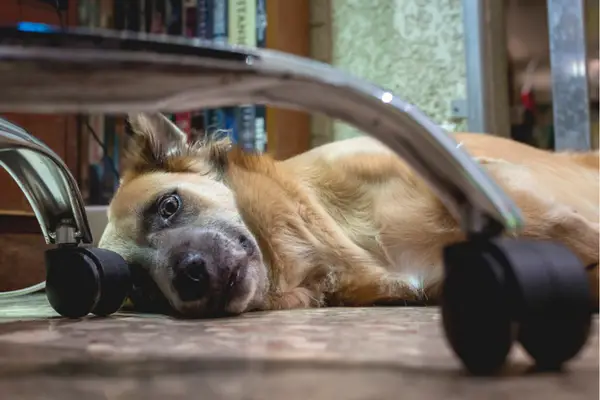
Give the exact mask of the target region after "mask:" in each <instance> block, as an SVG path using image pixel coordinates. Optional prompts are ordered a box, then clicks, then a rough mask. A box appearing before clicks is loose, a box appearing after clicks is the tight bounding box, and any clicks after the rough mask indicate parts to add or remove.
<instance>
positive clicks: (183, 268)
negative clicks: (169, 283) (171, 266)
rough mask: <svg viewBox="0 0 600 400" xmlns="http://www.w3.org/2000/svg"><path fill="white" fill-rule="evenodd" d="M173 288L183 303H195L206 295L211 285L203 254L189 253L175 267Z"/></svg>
mask: <svg viewBox="0 0 600 400" xmlns="http://www.w3.org/2000/svg"><path fill="white" fill-rule="evenodd" d="M174 272H175V277H174V279H173V286H174V287H175V290H176V291H177V293H179V297H180V298H181V300H182V301H193V300H198V299H200V298H202V297H203V296H204V295H205V294H206V290H207V289H208V285H209V280H210V277H209V273H208V268H207V263H206V260H205V258H204V257H203V256H202V254H200V253H198V252H188V253H185V254H184V255H183V256H182V257H180V259H179V261H178V262H177V264H176V265H175V271H174Z"/></svg>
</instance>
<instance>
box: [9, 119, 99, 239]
mask: <svg viewBox="0 0 600 400" xmlns="http://www.w3.org/2000/svg"><path fill="white" fill-rule="evenodd" d="M0 166H2V167H4V169H6V171H8V173H9V174H10V175H11V176H12V178H13V179H14V180H15V181H16V183H17V184H18V185H19V187H20V188H21V190H22V191H23V193H24V194H25V197H26V198H27V200H28V201H29V204H30V205H31V208H32V209H33V212H34V213H35V216H36V218H37V220H38V222H39V224H40V227H41V230H42V234H43V235H44V239H45V240H46V243H48V244H78V243H80V242H82V243H91V242H92V234H91V232H90V228H89V226H88V221H87V218H86V216H85V209H84V203H83V199H82V197H81V193H80V192H79V188H78V187H77V182H76V181H75V179H74V178H73V175H71V172H70V171H69V169H68V168H67V166H66V165H65V164H64V163H63V161H62V160H61V159H60V157H58V156H57V155H56V154H55V153H54V152H53V151H52V150H50V148H48V146H46V145H45V144H44V143H42V142H41V141H39V140H38V139H36V138H35V137H33V136H31V135H30V134H29V133H27V132H26V131H25V130H23V129H22V128H20V127H18V126H17V125H14V124H12V123H10V122H8V121H6V120H4V119H2V118H0Z"/></svg>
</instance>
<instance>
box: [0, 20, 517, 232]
mask: <svg viewBox="0 0 600 400" xmlns="http://www.w3.org/2000/svg"><path fill="white" fill-rule="evenodd" d="M0 68H1V71H2V73H1V74H0V88H2V89H1V90H2V96H0V109H2V110H7V111H28V112H38V113H58V112H103V113H122V112H124V111H138V112H142V111H145V112H151V111H171V112H173V111H183V110H190V109H197V108H203V107H222V106H235V105H241V104H269V105H277V106H282V107H287V108H295V109H303V110H307V111H312V112H320V113H324V114H327V115H329V116H331V117H334V118H338V119H340V120H342V121H344V122H346V123H349V124H352V125H354V126H356V127H358V128H360V129H362V130H363V131H365V132H366V133H368V134H370V135H371V136H373V137H374V138H376V139H378V140H380V141H381V142H383V143H384V144H386V145H387V146H388V147H390V148H391V150H393V151H394V152H396V153H397V154H398V155H399V156H401V157H402V158H403V159H405V160H406V161H407V162H408V163H409V164H410V165H411V166H412V167H413V168H414V169H415V171H416V172H417V173H419V174H420V175H421V176H422V177H423V178H424V179H425V180H426V181H427V182H428V183H429V185H430V187H431V188H432V189H433V190H434V191H435V192H436V193H437V195H438V196H439V197H440V199H441V200H442V201H443V202H444V204H445V205H446V206H447V207H448V209H449V210H450V211H451V212H452V213H453V214H454V215H455V216H456V217H457V218H459V219H460V221H461V222H462V224H463V226H462V227H463V230H465V231H466V232H468V233H487V234H490V235H494V234H498V233H499V231H501V230H502V228H504V229H505V230H507V231H508V232H510V233H515V232H517V231H518V230H519V229H520V228H521V226H522V218H521V215H520V212H519V210H518V208H517V207H516V205H515V204H514V203H513V202H512V201H511V200H510V199H509V198H508V197H507V196H506V195H505V194H504V192H503V191H502V190H501V189H500V188H499V187H498V186H497V185H496V184H495V183H494V182H493V181H492V180H491V179H490V178H489V177H488V175H487V174H486V173H485V172H484V171H483V169H482V168H480V167H479V165H478V164H477V163H476V162H475V161H474V160H473V159H472V158H471V157H470V156H469V155H468V154H467V153H466V151H465V150H464V149H462V148H458V146H457V143H456V141H455V140H454V139H453V138H452V136H451V135H449V134H447V133H446V132H445V131H443V130H442V129H441V128H440V127H439V126H437V125H436V124H435V123H433V122H432V121H431V120H429V119H428V118H427V117H426V116H425V115H424V114H423V113H421V112H420V111H419V110H418V109H417V108H416V107H414V106H412V105H411V104H408V103H406V102H405V101H403V100H402V99H401V98H399V97H398V96H396V95H394V94H392V93H391V92H389V91H386V90H384V89H382V88H379V87H377V86H375V85H372V84H369V83H367V82H364V81H362V80H359V79H357V78H354V77H352V76H349V75H347V74H344V73H343V72H341V71H339V70H337V69H335V68H333V67H331V66H329V65H326V64H322V63H318V62H315V61H311V60H307V59H303V58H300V57H296V56H292V55H289V54H283V53H279V52H275V51H269V50H258V49H246V48H241V47H231V46H225V45H217V44H213V43H209V42H205V41H200V40H194V39H184V38H168V37H164V36H156V35H148V34H134V33H116V32H110V31H102V30H96V29H95V30H93V31H89V30H84V29H77V30H72V31H69V32H62V31H58V30H56V29H53V28H50V27H46V28H44V29H40V28H38V29H33V30H32V29H23V28H22V27H21V29H19V28H3V29H0Z"/></svg>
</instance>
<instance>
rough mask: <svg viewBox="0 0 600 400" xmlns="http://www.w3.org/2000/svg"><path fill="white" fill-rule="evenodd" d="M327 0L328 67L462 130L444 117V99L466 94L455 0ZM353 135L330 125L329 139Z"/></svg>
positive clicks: (446, 107)
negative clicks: (394, 96)
mask: <svg viewBox="0 0 600 400" xmlns="http://www.w3.org/2000/svg"><path fill="white" fill-rule="evenodd" d="M313 1H314V2H319V3H320V2H323V1H328V0H313ZM330 1H331V4H330V9H331V11H330V13H331V39H330V40H331V41H332V43H331V49H332V50H331V58H332V59H331V62H332V64H333V65H335V66H337V67H338V68H341V69H343V70H345V71H347V72H349V73H352V74H354V75H356V76H359V77H362V78H365V79H367V80H370V81H372V82H374V83H376V84H378V85H380V86H383V87H384V88H386V89H389V90H391V91H392V92H394V93H396V94H397V95H399V96H400V97H403V98H404V99H405V100H407V101H409V102H411V103H413V104H415V105H416V106H418V107H419V108H421V109H422V110H423V111H424V112H425V113H426V114H427V115H429V116H430V117H431V118H432V119H433V120H434V121H436V122H437V123H439V124H442V125H444V126H445V127H446V129H450V130H460V129H465V126H466V122H465V121H462V122H458V123H457V121H452V120H451V118H450V101H451V100H453V99H458V98H464V97H465V96H466V78H465V58H464V46H463V35H462V32H463V25H462V12H461V8H462V6H461V0H369V1H365V0H330ZM357 134H359V132H358V131H357V130H355V129H354V128H352V127H350V126H348V125H345V124H343V123H340V122H337V121H336V122H335V123H334V124H333V136H334V137H333V138H332V139H336V140H337V139H343V138H347V137H351V136H356V135H357ZM322 139H323V138H321V140H319V141H321V142H322V141H323V140H322Z"/></svg>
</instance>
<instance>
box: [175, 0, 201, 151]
mask: <svg viewBox="0 0 600 400" xmlns="http://www.w3.org/2000/svg"><path fill="white" fill-rule="evenodd" d="M171 1H172V2H173V1H175V2H177V3H178V5H180V6H181V9H177V6H178V5H176V7H174V9H175V12H174V13H175V14H177V13H179V14H180V15H181V18H180V19H179V24H180V27H181V29H180V31H179V33H177V34H178V35H183V36H186V37H194V36H195V34H196V6H195V4H194V3H193V2H188V1H182V0H171ZM172 20H173V19H172ZM169 33H171V34H175V30H174V29H172V30H171V31H170V32H169ZM174 122H175V124H176V125H177V126H178V127H179V129H181V130H182V131H183V132H185V133H186V135H187V140H188V142H191V141H192V112H191V111H183V112H177V113H175V114H174Z"/></svg>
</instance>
